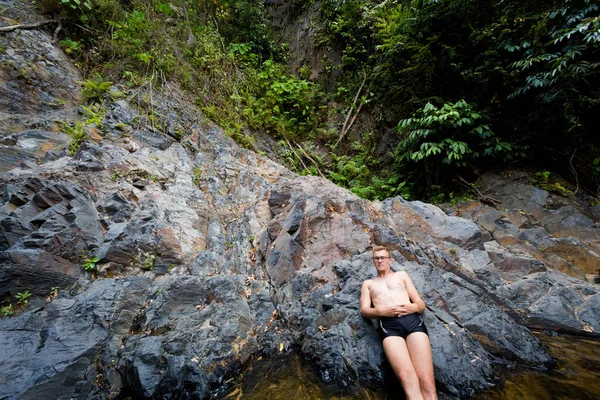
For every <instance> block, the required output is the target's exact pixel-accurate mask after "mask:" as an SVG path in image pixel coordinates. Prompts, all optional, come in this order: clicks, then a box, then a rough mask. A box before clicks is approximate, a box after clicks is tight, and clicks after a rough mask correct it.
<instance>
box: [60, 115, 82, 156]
mask: <svg viewBox="0 0 600 400" xmlns="http://www.w3.org/2000/svg"><path fill="white" fill-rule="evenodd" d="M61 128H62V130H63V132H65V133H66V134H67V135H69V136H71V139H72V140H71V143H69V154H70V155H74V154H75V153H77V151H78V150H79V147H80V146H81V144H82V143H83V142H85V141H86V139H87V132H86V130H85V123H84V122H83V121H81V120H75V121H73V124H72V125H69V124H67V123H64V122H63V123H61Z"/></svg>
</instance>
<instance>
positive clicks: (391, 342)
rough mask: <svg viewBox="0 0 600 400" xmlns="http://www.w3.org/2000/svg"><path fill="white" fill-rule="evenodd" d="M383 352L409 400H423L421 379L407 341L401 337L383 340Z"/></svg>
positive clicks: (390, 337)
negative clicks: (412, 360)
mask: <svg viewBox="0 0 600 400" xmlns="http://www.w3.org/2000/svg"><path fill="white" fill-rule="evenodd" d="M383 351H384V352H385V356H386V357H387V359H388V362H389V363H390V365H391V366H392V369H393V370H394V373H395V374H396V376H397V377H398V379H399V380H400V383H401V384H402V388H403V389H404V394H406V398H407V400H422V399H423V395H421V389H420V386H419V378H418V376H417V373H416V371H415V368H414V367H413V363H412V362H411V358H410V354H409V352H408V347H407V345H406V341H405V340H404V339H403V338H401V337H399V336H389V337H387V338H385V339H383Z"/></svg>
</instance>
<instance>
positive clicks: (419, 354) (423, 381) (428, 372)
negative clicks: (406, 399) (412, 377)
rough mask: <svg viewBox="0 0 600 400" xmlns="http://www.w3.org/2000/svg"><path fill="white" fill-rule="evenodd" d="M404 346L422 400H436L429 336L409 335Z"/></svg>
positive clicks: (419, 333) (421, 333) (416, 333)
mask: <svg viewBox="0 0 600 400" xmlns="http://www.w3.org/2000/svg"><path fill="white" fill-rule="evenodd" d="M406 346H407V348H408V352H409V354H410V359H411V360H412V365H413V368H414V369H415V372H416V374H417V377H418V379H419V385H420V387H421V393H422V394H423V398H424V399H425V400H437V391H436V389H435V376H434V374H433V358H432V355H431V344H430V343H429V336H427V334H425V333H423V332H414V333H411V334H410V335H408V337H407V338H406Z"/></svg>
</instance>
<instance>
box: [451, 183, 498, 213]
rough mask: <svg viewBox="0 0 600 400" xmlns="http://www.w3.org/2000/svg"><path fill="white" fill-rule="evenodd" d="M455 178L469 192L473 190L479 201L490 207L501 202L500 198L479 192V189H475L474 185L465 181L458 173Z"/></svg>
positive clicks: (496, 205)
mask: <svg viewBox="0 0 600 400" xmlns="http://www.w3.org/2000/svg"><path fill="white" fill-rule="evenodd" d="M457 178H458V180H459V181H460V183H461V184H463V185H464V186H465V187H466V188H467V189H469V190H470V191H471V192H473V193H474V194H475V196H477V199H478V200H479V201H481V202H482V203H484V204H489V205H490V206H492V207H498V205H500V203H501V201H500V200H498V199H494V198H492V197H489V196H485V195H483V193H481V192H480V191H479V189H477V188H476V187H474V186H473V185H471V184H470V183H469V182H467V181H466V180H465V179H464V178H463V177H462V176H460V175H458V176H457Z"/></svg>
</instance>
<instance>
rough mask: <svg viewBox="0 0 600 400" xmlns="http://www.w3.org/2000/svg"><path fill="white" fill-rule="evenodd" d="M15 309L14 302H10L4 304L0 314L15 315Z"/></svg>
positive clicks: (5, 315) (4, 315)
mask: <svg viewBox="0 0 600 400" xmlns="http://www.w3.org/2000/svg"><path fill="white" fill-rule="evenodd" d="M14 314H15V311H14V310H13V306H12V304H9V305H7V306H2V308H0V315H2V316H3V317H10V316H11V315H14Z"/></svg>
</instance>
